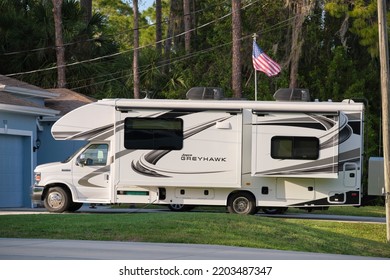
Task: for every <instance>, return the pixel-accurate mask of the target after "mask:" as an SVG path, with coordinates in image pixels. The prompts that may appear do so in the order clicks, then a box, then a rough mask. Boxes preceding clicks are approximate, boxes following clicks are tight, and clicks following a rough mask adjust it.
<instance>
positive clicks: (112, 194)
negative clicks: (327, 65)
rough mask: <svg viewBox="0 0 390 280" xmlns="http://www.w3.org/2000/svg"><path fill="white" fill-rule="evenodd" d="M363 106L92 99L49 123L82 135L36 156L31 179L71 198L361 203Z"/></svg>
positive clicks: (67, 134)
mask: <svg viewBox="0 0 390 280" xmlns="http://www.w3.org/2000/svg"><path fill="white" fill-rule="evenodd" d="M363 113H364V106H363V104H361V103H355V102H353V101H351V100H347V101H345V102H278V101H237V100H235V101H228V100H218V101H215V100H152V99H144V100H134V99H131V100H129V99H106V100H100V101H98V102H95V103H92V104H88V105H85V106H83V107H80V108H78V109H76V110H74V111H72V112H70V113H68V114H67V115H65V116H64V117H62V118H61V119H59V120H58V121H57V122H56V123H55V124H54V126H53V128H52V134H53V137H54V138H55V139H58V140H72V139H74V140H88V141H90V142H89V144H88V145H87V146H86V147H85V148H84V149H82V150H80V151H79V152H78V153H76V154H75V155H74V156H73V157H72V158H70V159H69V160H68V161H67V162H65V163H57V164H51V165H44V166H38V167H37V168H36V170H35V172H36V174H37V175H38V176H37V177H38V182H37V187H38V188H41V189H42V190H43V194H42V199H45V198H46V197H47V196H48V192H49V190H50V188H52V187H57V188H58V187H60V188H63V189H65V190H66V192H67V193H69V194H71V201H72V202H71V203H75V204H77V203H155V204H167V205H169V204H185V205H225V206H228V207H229V206H230V209H232V207H233V208H234V206H233V198H237V197H238V198H240V194H241V195H243V196H242V197H241V198H244V202H245V200H250V202H251V204H252V207H251V209H250V211H249V212H251V213H254V212H255V209H253V208H254V207H255V208H256V209H259V208H261V207H264V208H272V207H328V206H331V205H360V202H361V173H362V154H363ZM164 126H166V127H165V128H164ZM152 147H153V148H152ZM93 153H95V155H93ZM88 157H92V158H93V160H92V159H86V158H88ZM88 160H89V161H88ZM237 194H238V195H237ZM56 195H58V193H55V194H53V195H52V197H51V199H58V197H57V196H56ZM60 195H61V194H60ZM234 203H236V204H237V205H238V203H239V201H236V202H234ZM60 204H61V203H60ZM229 204H230V205H229ZM45 205H46V204H45ZM68 206H69V205H68ZM237 209H238V208H237ZM237 209H236V210H233V212H236V213H240V210H237ZM51 210H53V211H56V209H55V207H54V208H52V209H51ZM60 210H61V211H63V208H61V207H60ZM243 213H247V211H243Z"/></svg>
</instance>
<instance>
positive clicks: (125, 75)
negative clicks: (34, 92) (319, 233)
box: [0, 0, 389, 156]
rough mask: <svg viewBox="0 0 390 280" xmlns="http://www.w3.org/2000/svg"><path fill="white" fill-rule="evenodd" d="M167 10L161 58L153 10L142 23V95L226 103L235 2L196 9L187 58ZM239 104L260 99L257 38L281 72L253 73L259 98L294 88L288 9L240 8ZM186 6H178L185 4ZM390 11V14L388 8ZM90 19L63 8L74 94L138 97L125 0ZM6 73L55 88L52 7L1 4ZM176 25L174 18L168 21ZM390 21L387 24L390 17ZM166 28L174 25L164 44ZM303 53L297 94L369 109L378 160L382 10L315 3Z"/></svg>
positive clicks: (360, 1)
mask: <svg viewBox="0 0 390 280" xmlns="http://www.w3.org/2000/svg"><path fill="white" fill-rule="evenodd" d="M175 3H176V5H175V9H176V10H175V11H174V13H171V11H170V7H171V1H169V0H163V1H162V21H163V23H162V30H163V34H162V36H163V39H164V41H163V45H165V44H166V43H167V42H168V40H167V39H172V41H173V44H172V45H169V46H167V47H168V48H167V50H169V52H166V51H163V53H162V56H159V55H158V54H157V53H156V50H155V31H156V25H155V8H154V7H150V8H148V9H146V10H145V11H143V12H142V13H141V14H140V23H139V26H140V29H139V30H140V46H141V47H140V65H139V71H140V78H141V88H140V90H141V96H142V94H143V95H144V96H146V95H147V96H149V97H151V98H184V97H185V92H186V91H187V90H188V89H189V88H190V87H193V86H217V87H221V88H223V89H224V91H225V95H226V96H227V97H229V96H232V90H231V76H232V73H231V68H232V67H231V63H232V57H231V46H232V36H231V15H230V13H231V0H218V1H211V0H199V1H191V3H192V5H194V6H193V10H192V11H193V12H192V16H193V23H194V24H195V28H194V29H193V30H192V31H191V35H192V46H191V48H192V50H191V53H190V54H186V53H185V51H184V39H183V36H184V34H183V33H182V32H183V30H182V29H183V27H182V26H180V24H179V23H180V22H181V21H180V18H181V17H182V11H180V8H181V5H177V4H178V3H179V2H174V3H173V4H175ZM241 3H242V9H241V18H242V40H241V43H242V80H243V81H242V83H243V86H242V88H243V93H242V96H243V97H244V98H248V99H254V98H255V96H254V88H255V81H254V78H255V75H254V70H253V66H252V57H251V53H252V34H254V33H256V34H257V35H259V37H258V38H257V42H258V44H259V45H260V47H261V48H262V49H263V50H264V51H265V52H266V53H267V54H268V55H269V56H270V57H271V58H272V59H274V60H275V61H277V62H279V63H280V64H281V65H282V73H281V74H280V75H279V76H278V77H274V78H269V77H267V76H266V75H265V74H263V73H261V72H258V73H257V79H258V81H257V85H258V99H259V100H272V95H273V93H274V92H275V91H276V90H277V89H278V88H281V87H287V86H288V85H289V71H290V69H289V57H290V52H291V28H292V27H291V26H292V22H293V19H294V16H295V15H294V14H291V11H290V10H288V8H287V6H286V5H285V4H286V1H274V0H262V1H258V0H241ZM179 4H180V3H179ZM388 8H389V7H388ZM93 10H94V13H93V17H92V19H91V21H90V22H89V23H88V24H86V23H85V22H84V20H83V18H82V13H81V11H80V6H79V1H76V0H64V7H63V31H64V37H65V38H64V40H65V43H66V49H65V55H66V63H67V65H68V66H67V81H68V85H67V86H68V87H69V88H70V89H73V90H75V91H78V92H81V93H84V94H87V95H90V96H94V97H96V98H105V97H126V98H132V97H133V88H132V85H133V76H132V59H133V58H132V56H133V49H132V46H133V9H132V2H131V1H128V0H121V1H116V0H94V1H93ZM0 11H1V17H0V73H1V74H3V75H4V74H12V73H21V72H28V73H26V74H20V75H16V76H13V77H15V78H18V79H20V80H24V81H27V82H30V83H32V84H34V85H37V86H40V87H43V88H50V87H53V86H54V85H55V84H56V78H57V77H56V76H57V75H56V69H55V65H56V57H55V48H54V45H55V43H54V23H53V15H52V1H49V0H29V1H14V0H0ZM172 16H174V17H175V18H174V19H172V18H171V17H172ZM388 18H389V17H388ZM169 22H171V23H172V22H174V23H176V27H175V28H176V29H175V31H174V34H171V36H172V37H171V38H167V37H168V27H169ZM302 37H303V39H304V40H303V47H302V54H301V58H300V62H299V76H298V86H299V87H304V88H308V89H309V90H310V92H311V95H312V97H313V98H318V99H320V100H328V99H332V100H335V101H340V100H343V99H346V98H353V99H364V100H367V104H368V107H367V110H366V112H367V114H366V129H367V133H366V135H367V139H366V141H365V142H366V143H368V144H367V152H368V154H367V156H370V155H372V154H378V151H380V148H379V146H380V144H379V143H380V139H379V138H380V135H379V133H378V131H380V115H379V113H380V108H381V104H380V91H379V64H378V35H377V19H376V1H373V0H370V1H367V0H353V1H351V0H316V1H315V8H314V11H313V12H312V13H311V14H310V15H308V16H307V17H306V20H305V23H304V26H303V28H302Z"/></svg>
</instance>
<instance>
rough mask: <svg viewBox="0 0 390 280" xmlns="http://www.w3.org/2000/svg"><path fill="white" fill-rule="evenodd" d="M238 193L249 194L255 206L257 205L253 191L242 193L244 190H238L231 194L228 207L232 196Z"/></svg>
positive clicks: (227, 201)
mask: <svg viewBox="0 0 390 280" xmlns="http://www.w3.org/2000/svg"><path fill="white" fill-rule="evenodd" d="M237 193H242V194H244V193H245V194H248V195H249V196H250V197H251V198H252V199H253V201H254V202H255V205H256V196H255V195H254V194H253V193H252V192H251V191H242V190H237V191H233V192H231V193H230V194H229V196H228V198H227V200H226V206H227V205H229V201H230V200H231V198H232V196H233V195H234V194H237Z"/></svg>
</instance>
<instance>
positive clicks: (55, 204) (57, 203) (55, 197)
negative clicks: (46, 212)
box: [47, 192, 64, 209]
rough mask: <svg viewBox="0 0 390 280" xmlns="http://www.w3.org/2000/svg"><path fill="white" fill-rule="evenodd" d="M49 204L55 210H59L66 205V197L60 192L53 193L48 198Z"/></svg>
mask: <svg viewBox="0 0 390 280" xmlns="http://www.w3.org/2000/svg"><path fill="white" fill-rule="evenodd" d="M47 203H48V204H49V206H50V207H51V208H53V209H58V208H60V207H61V206H62V205H63V204H64V197H63V195H62V194H61V193H59V192H52V193H50V194H49V195H48V197H47Z"/></svg>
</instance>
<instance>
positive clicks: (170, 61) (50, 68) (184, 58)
mask: <svg viewBox="0 0 390 280" xmlns="http://www.w3.org/2000/svg"><path fill="white" fill-rule="evenodd" d="M259 1H260V0H257V1H254V2H251V3H248V4H247V5H245V6H243V7H242V8H241V9H246V8H248V7H250V6H252V5H253V4H255V3H257V2H259ZM203 10H205V9H203ZM230 15H231V12H230V13H227V14H225V15H223V16H221V17H219V18H217V19H215V20H212V21H209V22H207V23H205V24H202V25H200V26H198V27H196V28H193V29H191V30H189V31H187V32H194V31H196V30H199V29H202V28H205V27H207V26H209V25H211V24H213V23H215V22H217V21H220V20H223V19H225V18H227V17H229V16H230ZM293 19H294V17H291V18H288V19H286V20H285V21H282V22H279V23H277V24H275V25H273V26H271V27H270V28H268V29H266V30H263V31H262V32H261V33H262V34H265V33H268V32H271V31H273V30H275V29H279V28H282V27H283V26H284V25H287V24H288V22H290V21H291V20H293ZM184 34H186V32H182V33H180V34H176V35H174V36H171V37H170V38H166V39H163V40H161V41H160V42H165V41H167V40H171V39H173V38H176V37H180V36H183V35H184ZM251 36H252V33H251V34H248V35H245V36H243V37H241V40H245V39H247V38H251ZM156 43H159V42H154V43H153V44H148V45H144V46H140V47H139V49H143V48H147V47H151V46H154V45H155V44H156ZM231 43H232V41H230V42H227V43H224V44H220V45H217V46H213V47H210V48H208V49H205V50H199V51H197V52H193V53H191V54H189V55H183V56H179V57H175V58H170V59H168V60H166V61H163V62H160V64H159V65H157V66H155V67H156V68H162V67H166V66H167V65H171V64H174V63H177V62H180V61H183V60H186V59H190V58H192V57H195V56H199V55H203V54H205V53H208V52H212V51H214V50H216V49H219V48H221V47H224V46H227V45H230V44H231ZM131 51H133V49H130V50H125V51H122V52H118V53H114V54H110V55H105V56H101V57H96V58H92V59H88V60H84V61H78V62H73V63H69V64H67V65H66V66H64V67H70V66H75V65H79V64H83V63H90V62H94V61H98V60H103V59H107V58H112V57H115V56H118V55H122V54H125V53H128V52H131ZM153 65H155V64H154V63H152V64H148V65H144V66H141V68H142V69H145V70H142V69H141V71H140V75H142V74H145V73H147V72H148V71H149V67H151V66H153ZM54 69H57V66H53V67H48V68H44V69H37V70H32V71H27V72H20V73H13V74H8V75H5V76H8V77H12V76H17V75H24V74H32V73H39V72H43V71H50V70H54ZM120 72H121V71H120ZM120 72H116V73H120ZM116 73H110V74H107V75H99V76H95V77H93V78H102V77H105V76H106V77H109V76H110V77H112V75H113V74H116ZM131 75H132V74H131V73H130V74H126V75H122V76H120V77H117V78H111V79H108V80H105V81H102V82H96V83H93V84H89V85H85V86H81V87H72V88H71V89H73V90H75V89H81V88H86V87H91V86H95V85H98V84H101V83H106V82H109V81H114V80H119V79H122V78H124V77H131ZM85 80H87V79H84V80H78V81H74V82H72V83H80V82H82V81H85Z"/></svg>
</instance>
